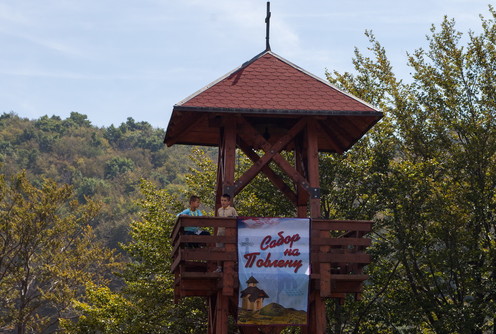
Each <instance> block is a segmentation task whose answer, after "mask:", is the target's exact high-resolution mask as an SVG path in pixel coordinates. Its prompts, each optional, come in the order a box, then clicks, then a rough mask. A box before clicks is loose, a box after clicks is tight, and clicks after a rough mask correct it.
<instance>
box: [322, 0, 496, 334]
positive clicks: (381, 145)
mask: <svg viewBox="0 0 496 334" xmlns="http://www.w3.org/2000/svg"><path fill="white" fill-rule="evenodd" d="M489 11H490V14H491V18H490V19H485V18H483V17H481V21H482V32H481V33H480V34H479V35H477V34H475V33H473V32H469V33H468V35H467V36H466V39H465V40H466V43H465V44H463V41H464V39H463V37H464V36H463V34H462V33H461V32H459V31H457V30H456V29H455V21H454V20H449V19H448V18H445V19H444V21H443V22H442V24H441V25H440V27H439V28H437V27H434V26H433V27H432V29H431V33H432V34H431V36H429V37H428V41H429V47H428V49H427V50H424V49H422V48H421V49H418V50H416V51H415V52H414V53H412V54H410V55H409V57H408V62H409V65H410V66H411V68H412V80H411V82H410V83H404V82H403V81H400V80H398V79H396V77H395V75H394V74H393V71H392V68H391V66H390V63H389V61H388V59H387V57H386V52H385V50H384V49H383V48H382V46H381V45H380V43H379V42H377V41H376V39H375V37H374V36H373V35H372V34H371V33H370V32H367V36H368V37H369V38H370V42H371V48H370V51H371V52H372V54H373V58H369V57H365V56H363V55H362V54H361V53H360V52H359V51H358V50H356V51H355V58H354V65H355V69H356V71H357V74H350V73H344V74H339V73H337V72H334V73H332V74H331V73H328V78H329V80H330V81H331V82H332V83H334V84H336V85H338V86H340V87H341V88H343V89H345V90H347V91H349V92H350V93H352V94H354V95H356V96H358V97H361V98H363V99H365V100H367V101H369V102H371V103H374V104H376V105H378V106H379V107H381V108H382V109H383V110H384V111H385V114H386V116H385V119H384V120H383V121H381V122H380V124H378V126H376V127H374V128H373V129H372V131H371V133H370V135H369V136H368V137H367V138H365V139H364V140H363V141H361V142H360V143H359V144H358V145H357V146H356V147H355V148H354V149H353V150H352V151H351V152H349V153H348V154H346V155H345V156H344V157H342V158H341V159H335V160H334V161H333V165H332V166H333V168H332V169H331V171H333V173H334V174H332V177H329V179H331V181H333V182H334V183H329V182H327V183H325V184H326V187H327V188H328V190H329V191H331V192H332V191H334V192H336V191H337V190H340V191H342V192H344V193H345V194H347V195H349V196H350V198H353V199H354V201H353V203H354V204H353V206H354V207H360V208H363V209H364V211H363V210H362V211H361V213H365V216H367V215H368V216H369V217H368V218H372V217H374V216H375V218H376V220H377V224H376V226H375V234H374V237H375V238H376V241H375V244H374V247H373V248H372V250H371V252H372V254H373V255H374V262H373V263H372V264H371V265H370V266H369V272H370V274H371V280H370V282H369V284H368V285H367V288H366V290H365V294H364V297H365V298H364V300H363V301H362V302H360V303H358V304H357V303H353V304H349V305H348V307H349V308H348V309H347V310H345V315H346V316H349V317H348V318H347V319H346V321H344V320H343V318H341V319H340V320H339V319H333V321H334V322H340V326H338V327H339V328H340V331H341V332H354V333H359V332H382V333H397V332H411V333H419V332H423V333H488V332H489V331H490V330H492V331H493V332H494V331H496V321H495V320H496V319H495V313H494V310H495V309H496V295H495V291H496V271H495V270H494V268H495V267H496V266H495V265H496V242H495V240H496V164H495V162H496V118H495V116H496V108H495V107H496V93H495V91H496V71H495V67H494V64H496V23H495V19H496V12H495V10H494V9H493V8H492V7H489ZM328 160H329V159H328ZM362 167H363V168H362ZM341 171H345V172H346V173H351V174H345V175H343V174H342V173H341ZM362 171H363V172H364V173H362ZM354 173H355V174H354ZM347 175H349V176H347ZM360 175H361V176H360ZM350 176H351V177H350ZM357 176H358V178H356V177H357ZM343 177H345V179H350V180H352V179H353V180H355V181H353V182H351V183H349V184H348V185H349V186H350V187H349V188H348V190H347V191H345V190H342V188H339V187H338V183H336V181H339V180H342V179H343ZM359 192H362V193H361V194H360V195H359ZM356 199H358V200H356ZM367 203H369V204H372V205H368V204H367ZM346 206H347V207H350V205H349V202H348V204H346ZM353 206H352V207H353ZM370 207H376V209H377V210H376V214H375V215H374V211H373V210H372V211H370V210H369V209H368V208H370ZM327 212H329V213H330V214H333V213H336V212H344V213H347V214H349V215H351V216H352V215H355V214H358V213H359V212H356V211H355V212H353V211H350V210H349V209H348V210H346V209H345V208H343V206H342V204H341V203H338V202H333V203H332V202H331V203H330V209H329V210H327ZM345 322H347V324H345Z"/></svg>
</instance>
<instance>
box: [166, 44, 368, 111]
mask: <svg viewBox="0 0 496 334" xmlns="http://www.w3.org/2000/svg"><path fill="white" fill-rule="evenodd" d="M176 107H179V108H178V109H181V107H192V108H201V109H203V108H208V109H211V108H213V109H224V110H225V109H231V110H232V109H235V110H247V109H251V110H253V109H255V110H256V109H259V110H265V111H267V110H279V111H280V110H284V111H307V112H312V111H313V112H323V113H326V112H330V113H333V112H345V113H348V112H351V113H353V112H374V113H375V112H377V111H378V110H377V109H375V108H374V107H372V106H371V105H369V104H367V103H365V102H363V101H361V100H359V99H357V98H356V97H353V96H351V95H348V94H346V93H344V92H342V91H340V90H339V89H337V88H336V87H334V86H332V85H331V84H329V83H328V82H326V81H324V80H322V79H320V78H318V77H316V76H314V75H312V74H310V73H308V72H306V71H304V70H303V69H301V68H299V67H298V66H296V65H294V64H292V63H290V62H289V61H287V60H285V59H283V58H282V57H280V56H278V55H276V54H274V53H272V52H271V51H265V52H263V53H261V54H259V55H258V56H256V57H255V58H253V59H252V60H250V61H249V62H247V63H245V64H243V65H242V66H241V67H239V68H238V69H236V70H234V71H232V72H231V73H228V74H227V75H225V76H224V77H222V78H220V79H218V80H217V81H215V82H213V83H212V84H210V85H208V86H206V87H204V88H203V89H201V90H199V91H198V92H196V93H194V94H193V95H191V96H190V97H188V98H187V99H185V100H183V101H181V102H180V103H178V104H177V105H176V106H175V109H176Z"/></svg>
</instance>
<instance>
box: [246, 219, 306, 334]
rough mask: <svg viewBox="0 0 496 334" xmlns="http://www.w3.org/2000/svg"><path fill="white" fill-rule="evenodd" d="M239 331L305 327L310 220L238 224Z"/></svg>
mask: <svg viewBox="0 0 496 334" xmlns="http://www.w3.org/2000/svg"><path fill="white" fill-rule="evenodd" d="M237 223H238V273H239V283H240V288H239V300H238V320H237V322H238V325H259V326H260V325H306V324H307V307H308V288H309V282H310V219H308V218H238V220H237Z"/></svg>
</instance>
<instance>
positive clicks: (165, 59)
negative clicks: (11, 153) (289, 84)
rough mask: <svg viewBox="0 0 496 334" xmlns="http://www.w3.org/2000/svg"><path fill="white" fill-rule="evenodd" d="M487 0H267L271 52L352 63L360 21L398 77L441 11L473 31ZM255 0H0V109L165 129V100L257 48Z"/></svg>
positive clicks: (311, 65) (321, 62)
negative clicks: (81, 116) (82, 116)
mask: <svg viewBox="0 0 496 334" xmlns="http://www.w3.org/2000/svg"><path fill="white" fill-rule="evenodd" d="M490 3H491V0H428V1H427V0H416V1H411V0H408V1H406V0H347V1H337V0H305V1H303V0H271V1H270V9H271V20H270V46H271V50H272V51H273V52H274V53H276V54H278V55H279V56H282V57H283V58H285V59H287V60H288V61H290V62H292V63H294V64H296V65H298V66H299V67H301V68H303V69H305V70H306V71H308V72H310V73H312V74H314V75H316V76H318V77H321V78H325V71H326V70H329V71H331V72H332V71H334V70H336V71H338V72H341V73H342V72H345V71H353V66H352V57H353V51H354V48H355V47H357V48H358V49H359V50H361V51H362V52H363V53H365V54H366V53H367V50H366V49H367V47H368V46H369V44H368V39H367V37H366V36H365V35H364V32H365V31H366V30H371V31H372V32H373V33H374V35H375V36H376V38H377V40H378V41H379V42H380V43H381V44H382V45H383V46H384V47H385V49H386V52H387V54H388V57H389V59H390V61H391V63H392V65H393V68H394V72H395V73H396V74H397V75H398V77H400V78H405V77H407V76H408V73H409V70H408V67H407V66H406V53H407V52H413V51H414V50H415V49H418V48H419V47H425V46H426V35H428V34H429V33H430V28H431V26H432V24H434V25H436V26H439V24H440V23H441V22H442V20H443V17H444V16H445V15H447V16H448V17H449V18H453V19H455V21H456V28H457V29H458V30H459V31H461V32H465V33H466V32H468V31H469V30H473V31H476V32H477V31H480V26H481V24H480V18H479V14H482V15H484V16H485V17H490V12H489V9H488V5H489V4H490ZM266 10H267V1H266V0H139V1H137V0H84V1H82V0H43V1H39V0H0V114H3V113H9V112H14V113H16V114H17V115H19V116H20V117H25V118H29V119H37V118H39V117H41V116H44V115H48V116H52V115H56V116H60V117H61V118H62V119H65V118H67V117H69V115H70V113H71V112H78V113H81V114H85V115H87V116H88V119H89V120H90V121H91V123H92V124H93V125H95V126H99V127H101V126H103V127H107V126H110V125H112V124H113V125H116V126H118V125H120V124H121V123H122V122H125V121H126V120H127V118H128V117H132V118H133V119H134V120H135V121H146V122H148V123H150V124H151V125H152V126H154V127H156V128H166V127H167V124H168V122H169V119H170V115H171V112H172V108H173V106H174V104H176V103H178V102H180V101H181V100H183V99H184V98H186V97H188V96H189V95H191V94H193V93H194V92H196V91H197V90H199V89H201V88H202V87H204V86H206V85H207V84H209V83H210V82H212V81H215V80H216V79H218V78H219V77H222V76H223V75H224V74H226V73H228V72H230V71H231V70H233V69H235V68H237V67H238V66H240V65H241V64H242V63H244V62H245V61H247V60H250V59H251V58H252V57H254V56H255V55H257V54H258V53H260V52H262V51H264V50H265V32H266V26H265V16H266Z"/></svg>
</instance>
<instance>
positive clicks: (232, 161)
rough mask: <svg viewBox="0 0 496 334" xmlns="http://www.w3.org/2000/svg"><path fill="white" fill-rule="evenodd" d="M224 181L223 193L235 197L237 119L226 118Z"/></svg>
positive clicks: (232, 117)
mask: <svg viewBox="0 0 496 334" xmlns="http://www.w3.org/2000/svg"><path fill="white" fill-rule="evenodd" d="M223 150H224V179H223V180H222V192H223V193H228V194H229V195H231V197H234V189H233V186H234V171H235V167H236V117H234V116H225V117H224V145H223Z"/></svg>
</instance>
